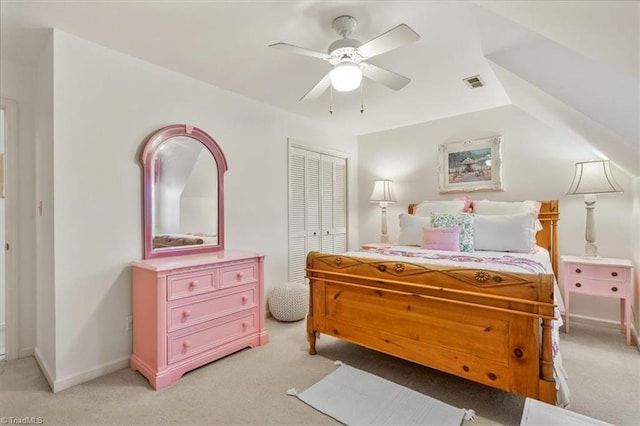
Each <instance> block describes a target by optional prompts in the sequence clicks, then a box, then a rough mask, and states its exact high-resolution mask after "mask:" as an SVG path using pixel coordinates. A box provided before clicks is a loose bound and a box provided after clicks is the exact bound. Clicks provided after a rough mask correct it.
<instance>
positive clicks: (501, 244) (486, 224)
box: [473, 212, 537, 253]
mask: <svg viewBox="0 0 640 426" xmlns="http://www.w3.org/2000/svg"><path fill="white" fill-rule="evenodd" d="M536 217H537V216H536V215H535V214H534V213H530V212H529V213H519V214H510V215H483V214H475V213H474V218H473V245H474V247H475V249H476V250H489V251H513V252H521V253H530V252H531V251H533V248H534V246H535V244H536V231H535V222H536Z"/></svg>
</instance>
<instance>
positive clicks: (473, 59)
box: [0, 0, 640, 176]
mask: <svg viewBox="0 0 640 426" xmlns="http://www.w3.org/2000/svg"><path fill="white" fill-rule="evenodd" d="M345 14H348V15H352V16H354V17H355V18H356V19H357V20H358V25H357V27H356V29H355V31H354V33H353V34H352V37H353V38H356V39H359V40H360V41H362V42H365V41H367V40H370V39H372V38H374V37H376V36H377V35H379V34H381V33H383V32H385V31H387V30H389V29H390V28H393V27H395V26H396V25H398V24H401V23H404V24H407V25H409V26H410V27H411V28H413V30H415V31H416V32H417V33H418V34H419V35H420V36H421V38H420V40H418V41H417V42H415V43H412V44H409V45H406V46H403V47H401V48H398V49H396V50H393V51H390V52H388V53H385V54H382V55H380V56H377V57H375V58H373V59H371V62H372V63H374V64H376V65H379V66H381V67H383V68H386V69H389V70H392V71H395V72H397V73H399V74H402V75H405V76H407V77H409V78H411V80H412V81H411V83H409V84H408V85H407V86H406V87H404V88H403V89H401V90H400V91H397V92H396V91H393V90H391V89H388V88H387V87H383V86H380V85H378V84H376V83H373V82H370V81H365V83H364V86H363V90H362V93H361V92H360V91H359V90H356V91H354V92H349V93H334V96H333V100H331V99H330V95H329V91H327V92H326V93H324V94H323V95H322V96H321V97H320V98H319V99H317V100H315V101H312V102H299V101H298V100H299V99H300V98H301V97H302V96H303V95H304V94H305V93H306V92H307V91H308V90H309V89H310V88H311V87H312V86H313V85H314V84H315V83H316V82H317V81H318V80H320V79H321V78H322V77H323V76H324V75H325V73H326V72H327V71H328V70H329V69H330V67H331V66H330V65H329V64H328V63H326V62H324V61H322V60H320V59H316V58H312V57H305V56H300V55H294V54H290V53H287V52H282V51H279V50H275V49H271V48H269V47H268V45H269V44H272V43H276V42H287V43H290V44H294V45H297V46H302V47H306V48H309V49H313V50H318V51H326V49H327V47H328V46H329V44H331V42H333V41H335V40H336V39H338V38H339V36H338V35H337V34H336V32H335V31H334V30H333V29H332V28H331V22H332V21H333V19H334V18H335V17H337V16H340V15H345ZM639 16H640V7H639V2H637V1H620V2H618V1H555V2H550V1H549V2H539V1H529V2H527V1H518V2H507V1H475V2H471V1H415V0H412V1H330V2H328V1H268V0H265V1H231V0H229V1H219V0H218V1H188V0H185V1H153V0H147V1H104V0H85V1H62V0H59V1H55V0H50V1H29V0H20V1H14V0H3V1H2V2H0V18H1V21H0V29H1V34H0V36H1V40H0V42H1V44H0V49H1V50H0V53H1V55H2V58H7V59H11V60H13V61H18V62H27V63H34V62H35V60H36V58H37V57H38V52H39V49H41V48H42V46H43V45H44V43H45V42H46V35H47V28H58V29H60V30H62V31H64V32H67V33H69V34H73V35H76V36H78V37H81V38H83V39H86V40H89V41H92V42H95V43H97V44H100V45H103V46H106V47H109V48H112V49H115V50H118V51H120V52H123V53H126V54H129V55H131V56H134V57H138V58H140V59H143V60H145V61H148V62H151V63H154V64H157V65H159V66H162V67H165V68H168V69H171V70H174V71H177V72H180V73H182V74H186V75H189V76H191V77H193V78H196V79H198V80H201V81H204V82H207V83H210V84H213V85H215V86H218V87H221V88H224V89H227V90H230V91H233V92H236V93H239V94H241V95H243V96H246V97H249V98H252V99H255V100H257V101H259V102H262V103H265V104H269V105H271V106H273V107H276V108H281V109H283V110H286V111H289V112H292V113H294V114H299V115H301V116H305V117H308V118H310V119H313V120H317V121H321V122H324V123H327V124H331V125H334V126H337V127H340V128H342V129H344V130H345V131H347V132H349V133H352V134H355V135H361V134H367V133H372V132H377V131H381V130H386V129H390V128H395V127H401V126H406V125H410V124H415V123H420V122H426V121H431V120H435V119H439V118H444V117H450V116H455V115H459V114H464V113H468V112H473V111H478V110H483V109H488V108H494V107H497V106H501V105H507V104H511V103H513V104H515V105H517V106H518V107H520V108H522V109H523V110H525V111H527V112H529V113H530V114H532V115H534V116H535V117H536V118H538V119H540V120H541V121H543V122H546V123H548V124H550V125H553V126H555V127H558V128H562V129H564V130H566V131H568V132H571V133H572V134H574V135H576V136H577V137H580V138H583V139H585V140H586V141H587V142H589V143H591V144H593V145H594V147H595V148H596V149H597V150H599V151H601V152H602V153H603V154H604V155H606V156H609V157H611V158H612V159H614V160H615V161H616V162H617V163H618V164H619V165H620V166H621V167H622V168H623V169H625V170H626V171H627V172H629V173H630V174H632V175H635V176H637V175H640V142H639V134H638V132H639V127H640V125H639V119H638V115H639V107H638V104H639V100H638V99H639V96H640V86H639V71H638V64H639V44H640V40H639V28H638V27H639V20H640V17H639ZM473 75H480V76H481V78H482V79H483V80H484V82H485V84H486V85H485V87H482V88H479V89H470V88H468V86H467V85H466V84H465V83H464V82H463V78H465V77H469V76H473ZM361 103H364V108H365V112H364V114H361V113H360V105H361ZM330 105H332V106H333V109H334V113H333V114H329V107H330Z"/></svg>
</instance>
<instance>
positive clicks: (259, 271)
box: [130, 251, 269, 389]
mask: <svg viewBox="0 0 640 426" xmlns="http://www.w3.org/2000/svg"><path fill="white" fill-rule="evenodd" d="M263 261H264V256H262V255H260V254H255V253H245V252H235V251H218V252H213V253H206V254H194V255H188V256H176V257H164V258H154V259H147V260H141V261H137V262H134V263H133V265H132V266H133V354H132V355H131V365H130V366H131V369H132V370H134V371H135V370H137V371H139V372H140V373H142V374H143V375H144V376H145V377H146V378H147V379H149V382H150V383H151V387H153V388H154V389H161V388H163V387H166V386H168V385H170V384H171V383H173V382H175V381H177V380H178V379H180V377H182V375H183V374H184V373H185V372H187V371H189V370H192V369H194V368H196V367H199V366H201V365H203V364H206V363H209V362H211V361H214V360H216V359H219V358H221V357H223V356H226V355H229V354H231V353H233V352H236V351H238V350H240V349H243V348H246V347H255V346H260V345H264V344H265V343H267V342H268V341H269V336H268V334H267V330H266V329H265V328H264V318H265V312H264V297H263V265H264V263H263Z"/></svg>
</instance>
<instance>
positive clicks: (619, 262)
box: [560, 256, 633, 268]
mask: <svg viewBox="0 0 640 426" xmlns="http://www.w3.org/2000/svg"><path fill="white" fill-rule="evenodd" d="M560 260H562V262H563V263H579V264H582V265H602V266H623V267H628V268H632V267H633V263H632V262H631V261H630V260H629V259H613V258H607V257H586V256H584V257H581V256H560Z"/></svg>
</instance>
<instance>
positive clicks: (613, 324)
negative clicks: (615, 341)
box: [571, 314, 640, 350]
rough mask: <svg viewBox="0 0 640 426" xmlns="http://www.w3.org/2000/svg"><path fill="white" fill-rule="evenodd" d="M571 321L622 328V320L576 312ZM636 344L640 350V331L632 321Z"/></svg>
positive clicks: (633, 340) (633, 336) (632, 339)
mask: <svg viewBox="0 0 640 426" xmlns="http://www.w3.org/2000/svg"><path fill="white" fill-rule="evenodd" d="M571 321H576V322H581V323H583V324H589V325H597V326H599V327H606V328H611V329H615V330H620V321H612V320H606V319H602V318H594V317H589V316H586V315H575V314H571ZM634 344H635V346H636V347H637V348H638V350H640V339H638V332H637V331H636V327H635V324H633V323H632V324H631V345H634Z"/></svg>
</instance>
